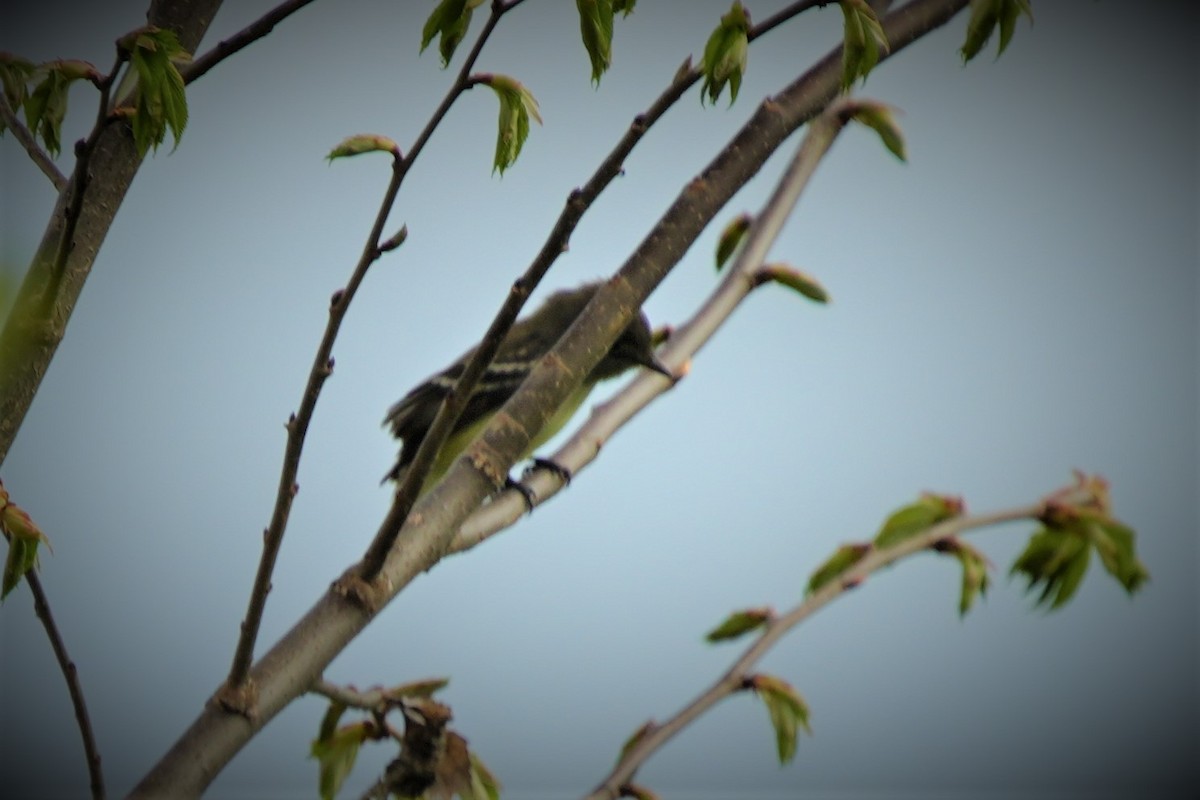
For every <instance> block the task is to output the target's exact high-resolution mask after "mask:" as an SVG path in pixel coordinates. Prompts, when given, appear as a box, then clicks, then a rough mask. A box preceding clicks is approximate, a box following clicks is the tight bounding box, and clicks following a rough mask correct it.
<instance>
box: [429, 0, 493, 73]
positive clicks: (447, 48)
mask: <svg viewBox="0 0 1200 800" xmlns="http://www.w3.org/2000/svg"><path fill="white" fill-rule="evenodd" d="M482 4H483V0H441V2H440V3H438V4H437V7H436V8H434V9H433V13H431V14H430V15H429V19H427V20H425V27H424V28H422V29H421V52H422V53H424V52H425V48H426V47H428V46H429V43H430V42H432V41H433V37H435V36H438V37H440V38H439V39H438V52H439V53H440V54H441V56H442V67H447V66H449V65H450V59H452V58H453V57H454V51H455V49H456V48H457V47H458V45H459V43H460V42H462V40H463V37H464V36H466V35H467V29H468V28H470V27H471V13H472V12H473V11H474V10H475V9H476V8H478V7H479V6H480V5H482Z"/></svg>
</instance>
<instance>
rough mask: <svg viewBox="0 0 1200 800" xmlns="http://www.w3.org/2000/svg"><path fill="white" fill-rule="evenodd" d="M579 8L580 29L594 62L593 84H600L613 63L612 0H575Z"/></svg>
mask: <svg viewBox="0 0 1200 800" xmlns="http://www.w3.org/2000/svg"><path fill="white" fill-rule="evenodd" d="M575 6H576V7H577V8H578V9H579V29H580V32H581V33H582V35H583V46H584V49H586V50H587V53H588V58H589V59H591V62H592V84H593V85H596V86H599V85H600V76H602V75H603V74H604V72H605V71H606V70H607V69H608V68H609V66H610V65H611V64H612V36H613V2H612V0H575Z"/></svg>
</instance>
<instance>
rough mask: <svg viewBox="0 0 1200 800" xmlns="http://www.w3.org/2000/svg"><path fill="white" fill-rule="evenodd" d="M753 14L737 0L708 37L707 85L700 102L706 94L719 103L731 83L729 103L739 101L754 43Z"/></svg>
mask: <svg viewBox="0 0 1200 800" xmlns="http://www.w3.org/2000/svg"><path fill="white" fill-rule="evenodd" d="M749 31H750V13H749V12H748V11H746V8H745V6H743V5H742V4H741V2H740V0H734V2H733V5H732V6H731V7H730V9H729V13H728V14H725V15H724V16H722V17H721V23H720V24H719V25H717V28H716V30H714V31H713V32H712V35H711V36H709V37H708V44H706V45H705V46H704V63H703V64H702V66H701V69H702V70H703V72H704V86H703V87H702V88H701V90H700V102H701V104H703V103H704V98H705V96H707V97H708V100H709V102H711V103H716V102H717V98H718V97H720V96H721V91H722V90H723V89H724V88H725V84H726V83H728V84H729V104H730V105H733V101H734V100H737V93H738V89H739V88H741V85H742V76H743V75H744V74H745V73H746V53H747V50H748V48H749V46H750V40H749V37H748V34H749Z"/></svg>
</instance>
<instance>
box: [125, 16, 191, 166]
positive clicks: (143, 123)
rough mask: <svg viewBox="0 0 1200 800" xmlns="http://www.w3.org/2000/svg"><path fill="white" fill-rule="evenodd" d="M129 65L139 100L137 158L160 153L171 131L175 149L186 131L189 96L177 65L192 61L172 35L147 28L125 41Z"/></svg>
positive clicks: (135, 118)
mask: <svg viewBox="0 0 1200 800" xmlns="http://www.w3.org/2000/svg"><path fill="white" fill-rule="evenodd" d="M121 41H122V44H123V45H124V46H127V48H128V52H129V63H130V65H131V66H132V67H133V69H134V71H135V72H136V73H137V77H138V88H137V98H136V102H135V103H134V113H133V141H134V143H135V144H136V145H137V149H138V154H139V155H143V156H144V155H145V154H146V152H147V151H148V150H150V148H154V150H155V151H157V150H158V146H159V145H160V144H162V143H163V140H164V139H165V138H166V136H167V130H168V129H170V131H171V137H172V138H173V139H174V140H175V147H178V146H179V139H180V138H181V137H182V136H183V129H184V128H185V127H187V121H188V108H187V95H186V93H185V91H184V84H183V76H182V75H180V74H179V69H178V68H177V67H176V66H175V62H176V61H187V60H188V59H190V56H189V55H188V53H187V52H186V51H185V50H184V49H183V47H182V46H181V45H180V44H179V40H178V39H177V38H176V36H175V33H174V32H173V31H169V30H166V29H163V28H155V27H154V26H147V27H145V28H142V29H141V30H139V31H138V32H137V33H136V35H135V36H133V37H132V38H130V37H126V38H125V39H122V40H121Z"/></svg>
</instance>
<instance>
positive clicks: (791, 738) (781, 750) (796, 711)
mask: <svg viewBox="0 0 1200 800" xmlns="http://www.w3.org/2000/svg"><path fill="white" fill-rule="evenodd" d="M749 686H750V688H752V689H754V691H755V692H756V693H757V694H758V696H759V697H760V698H761V699H762V701H763V703H764V704H765V705H766V707H767V714H768V715H769V716H770V718H771V727H773V728H774V729H775V748H776V751H777V752H778V754H779V763H780V764H786V763H788V762H789V761H791V760H792V758H793V757H794V756H795V755H796V738H797V733H798V729H799V728H800V727H803V728H804V730H805V732H806V733H808V734H812V730H811V729H810V728H809V727H808V705H807V704H805V702H804V700H803V699H802V698H801V697H800V695H799V694H798V693H797V692H796V690H795V689H793V688H792V687H791V685H790V684H788V683H787V682H786V681H784V680H782V679H780V678H776V677H775V676H774V675H755V676H754V677H753V678H751V679H750V681H749Z"/></svg>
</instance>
